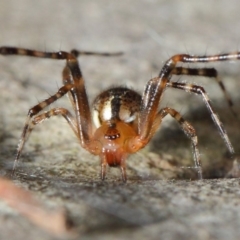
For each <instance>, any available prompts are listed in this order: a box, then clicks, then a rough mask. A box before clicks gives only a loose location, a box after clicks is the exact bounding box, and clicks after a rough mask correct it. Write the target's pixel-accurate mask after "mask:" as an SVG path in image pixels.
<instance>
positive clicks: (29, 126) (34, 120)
mask: <svg viewBox="0 0 240 240" xmlns="http://www.w3.org/2000/svg"><path fill="white" fill-rule="evenodd" d="M73 87H74V85H72V84H68V85H65V86H63V87H61V88H60V89H59V90H58V92H57V93H56V94H54V95H53V96H51V97H49V98H48V99H46V100H44V101H42V102H41V103H39V104H37V105H36V106H34V107H33V108H31V109H30V110H29V112H28V116H27V120H26V123H25V125H24V128H23V132H22V135H21V138H20V142H19V144H18V148H17V154H16V157H15V160H14V165H13V170H12V172H13V173H14V171H15V169H16V165H17V163H18V161H19V157H20V155H21V152H22V150H23V147H24V145H25V142H26V141H27V139H28V137H29V135H30V133H31V131H32V130H33V128H34V126H35V125H37V124H39V123H41V122H42V121H43V120H45V119H47V118H49V117H51V116H54V115H59V114H60V115H62V116H63V117H65V119H66V120H67V121H68V123H69V125H70V126H71V128H72V129H73V131H74V133H75V134H76V135H77V134H78V131H77V125H76V122H75V120H74V119H73V117H72V115H71V114H70V113H69V112H68V110H66V109H62V108H60V109H59V108H56V109H52V110H50V111H48V112H46V113H43V114H41V115H37V114H38V113H39V112H41V111H42V110H43V109H44V108H46V107H47V106H49V105H50V104H52V103H53V102H55V101H56V100H57V99H59V98H61V97H62V96H64V95H65V94H66V93H67V92H68V91H69V90H70V89H71V88H73ZM36 115H37V116H36Z"/></svg>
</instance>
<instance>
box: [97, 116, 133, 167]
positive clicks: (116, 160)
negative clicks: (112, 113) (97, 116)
mask: <svg viewBox="0 0 240 240" xmlns="http://www.w3.org/2000/svg"><path fill="white" fill-rule="evenodd" d="M136 135H137V133H136V132H135V130H134V128H132V126H131V125H129V124H128V123H125V122H123V121H120V120H119V121H106V122H104V123H103V124H102V125H101V126H100V127H99V128H98V129H97V130H96V131H95V134H94V140H95V142H98V144H97V145H98V146H97V151H96V152H95V154H96V155H99V156H100V157H101V159H102V163H107V164H108V165H109V166H111V167H116V166H121V165H122V164H123V162H124V160H125V159H126V157H127V155H128V154H129V153H131V151H129V147H128V146H129V144H128V142H129V139H133V138H134V137H136Z"/></svg>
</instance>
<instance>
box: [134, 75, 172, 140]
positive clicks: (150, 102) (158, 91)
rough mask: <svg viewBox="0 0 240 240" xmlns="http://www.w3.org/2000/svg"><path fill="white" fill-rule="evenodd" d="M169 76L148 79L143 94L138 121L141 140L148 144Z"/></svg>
mask: <svg viewBox="0 0 240 240" xmlns="http://www.w3.org/2000/svg"><path fill="white" fill-rule="evenodd" d="M167 82H168V79H167V78H162V79H161V78H160V77H156V78H152V79H151V80H149V81H148V83H147V85H146V87H145V90H144V92H143V96H142V102H141V107H140V114H139V121H138V136H139V141H140V142H142V144H143V145H146V144H147V143H148V142H149V140H150V137H151V136H152V132H153V131H152V126H153V124H154V121H155V118H156V115H157V113H158V106H159V102H160V100H161V96H162V94H163V91H164V90H165V88H166V86H167Z"/></svg>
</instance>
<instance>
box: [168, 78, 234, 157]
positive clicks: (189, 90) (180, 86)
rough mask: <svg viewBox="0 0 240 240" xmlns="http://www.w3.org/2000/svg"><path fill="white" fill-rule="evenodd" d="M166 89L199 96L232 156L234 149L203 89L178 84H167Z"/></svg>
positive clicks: (196, 86)
mask: <svg viewBox="0 0 240 240" xmlns="http://www.w3.org/2000/svg"><path fill="white" fill-rule="evenodd" d="M167 87H172V88H177V89H181V90H184V91H186V92H193V93H196V94H198V95H201V96H202V98H203V101H204V103H205V104H206V106H207V109H208V110H209V112H210V114H211V117H212V119H213V121H214V123H215V124H216V126H217V128H218V130H219V132H220V135H221V137H222V138H223V140H224V142H225V144H226V146H227V148H228V150H229V152H230V153H231V154H234V148H233V146H232V144H231V142H230V140H229V138H228V135H227V132H226V130H225V128H224V126H223V124H222V123H221V121H220V119H219V118H218V116H217V114H216V113H215V112H214V110H213V107H212V105H211V103H210V100H209V98H208V96H207V94H206V92H205V90H204V88H203V87H200V86H198V85H194V84H187V83H179V82H168V83H167Z"/></svg>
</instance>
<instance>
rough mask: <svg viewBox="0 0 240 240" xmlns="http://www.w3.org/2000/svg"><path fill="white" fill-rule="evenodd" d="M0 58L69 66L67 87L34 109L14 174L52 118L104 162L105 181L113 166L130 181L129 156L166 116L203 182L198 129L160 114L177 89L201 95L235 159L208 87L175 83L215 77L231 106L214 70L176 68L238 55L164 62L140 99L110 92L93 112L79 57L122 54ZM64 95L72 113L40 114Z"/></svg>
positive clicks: (6, 51) (4, 51) (16, 51)
mask: <svg viewBox="0 0 240 240" xmlns="http://www.w3.org/2000/svg"><path fill="white" fill-rule="evenodd" d="M0 54H1V55H25V56H30V57H37V58H50V59H58V60H65V61H66V65H65V67H64V69H63V72H62V76H63V78H62V82H63V86H62V87H61V88H59V90H58V91H57V92H56V93H55V94H54V95H52V96H50V97H49V98H48V99H46V100H44V101H42V102H40V103H39V104H37V105H35V106H34V107H32V108H30V110H29V112H28V115H27V120H26V123H25V126H24V128H23V132H22V135H21V138H20V143H19V145H18V149H17V155H16V158H15V162H14V167H13V170H14V169H15V167H16V164H17V162H18V160H19V157H20V154H21V152H22V150H23V147H24V144H25V142H26V140H27V138H28V137H29V135H30V133H31V131H32V130H33V128H34V127H35V126H36V125H38V124H39V123H42V122H43V121H44V120H46V119H48V118H51V117H53V116H57V115H61V116H62V117H64V118H65V119H66V121H67V122H68V124H69V126H70V127H71V129H72V130H73V132H74V133H75V135H76V137H77V138H78V139H79V141H80V144H81V146H82V147H83V148H85V149H86V150H87V151H89V152H90V153H92V154H94V155H98V156H99V157H100V159H101V178H102V180H104V178H105V176H106V167H107V165H109V166H111V167H112V166H114V167H115V166H117V167H120V169H121V174H122V180H123V181H126V180H127V175H126V158H127V157H128V155H129V154H132V153H135V152H137V151H139V150H140V149H141V148H143V147H144V146H146V144H148V142H149V141H150V140H151V138H152V137H153V135H154V134H155V133H156V131H157V130H158V129H159V127H160V125H161V122H162V120H163V119H164V117H165V116H167V115H170V116H171V117H173V118H174V119H175V120H176V121H177V122H178V123H179V125H180V127H181V128H182V130H183V131H184V133H185V134H186V135H187V137H188V138H189V139H190V140H191V144H192V147H193V159H194V164H195V166H194V168H195V169H196V170H197V173H198V177H199V179H202V177H203V176H202V167H201V161H200V154H199V150H198V138H197V135H196V131H195V129H194V128H193V126H192V125H191V124H190V123H189V122H187V121H186V120H184V119H183V117H182V116H181V114H180V113H179V112H178V111H176V110H174V109H173V108H170V107H164V108H162V109H159V103H160V101H161V97H162V96H163V92H164V91H165V90H166V89H167V88H177V89H180V90H184V91H186V92H193V93H196V94H198V95H201V96H202V99H203V101H204V103H205V104H206V106H207V109H208V110H209V113H210V115H211V117H212V119H213V121H214V123H215V124H216V127H217V128H218V130H219V133H220V135H221V137H222V138H223V140H224V142H225V144H226V146H227V148H228V150H229V152H230V153H231V154H234V149H233V146H232V144H231V142H230V140H229V138H228V135H227V133H226V130H225V128H224V126H223V124H222V123H221V121H220V119H219V118H218V116H217V115H216V113H215V111H214V110H213V107H212V105H211V103H210V101H209V98H208V96H207V94H206V92H205V90H204V88H203V87H201V86H198V85H195V84H189V83H182V82H174V81H172V76H173V75H191V76H205V77H210V78H214V79H215V80H216V81H217V83H218V84H219V86H220V87H221V89H222V91H223V92H224V94H225V97H226V98H227V100H228V103H229V106H230V107H231V106H232V101H231V99H230V97H229V95H228V94H227V92H226V90H225V87H224V85H223V83H222V82H221V81H220V80H219V78H218V74H217V71H216V70H215V69H214V68H208V67H203V68H190V67H179V66H177V65H178V63H189V64H191V63H192V64H193V63H207V62H216V61H226V60H233V59H240V53H239V52H236V53H230V54H218V55H209V56H193V55H188V54H178V55H174V56H173V57H171V58H170V59H168V60H167V61H166V62H165V64H164V66H163V67H162V69H161V71H160V73H159V75H158V76H157V77H154V78H152V79H150V80H149V81H148V82H147V84H146V87H145V90H144V91H143V94H142V96H141V95H139V94H138V93H137V92H135V91H134V90H131V89H128V88H126V87H114V88H110V89H108V90H106V91H104V92H102V93H101V94H100V95H98V96H97V97H96V99H95V100H94V102H93V110H91V109H90V105H89V101H88V96H87V93H86V89H85V85H84V79H83V76H82V73H81V70H80V66H79V63H78V60H77V57H78V56H79V55H103V56H114V55H115V56H116V55H119V54H121V53H112V54H110V53H95V52H83V51H78V50H72V51H71V52H64V51H59V52H43V51H35V50H29V49H23V48H15V47H0ZM65 94H68V95H69V98H70V100H71V103H72V105H73V109H74V114H72V113H71V112H70V111H69V110H68V109H65V108H52V109H50V110H48V111H45V112H42V111H43V110H44V109H45V108H46V107H47V106H49V105H50V104H52V103H53V102H55V101H57V100H58V99H59V98H61V97H62V96H64V95H65Z"/></svg>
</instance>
